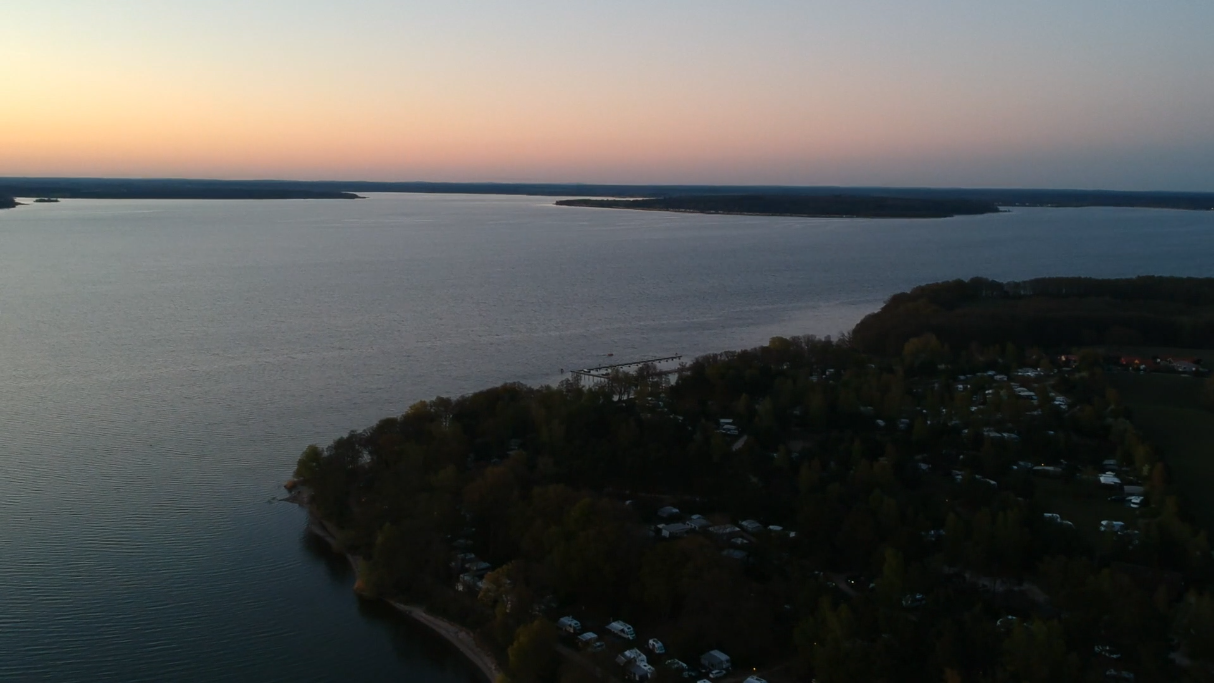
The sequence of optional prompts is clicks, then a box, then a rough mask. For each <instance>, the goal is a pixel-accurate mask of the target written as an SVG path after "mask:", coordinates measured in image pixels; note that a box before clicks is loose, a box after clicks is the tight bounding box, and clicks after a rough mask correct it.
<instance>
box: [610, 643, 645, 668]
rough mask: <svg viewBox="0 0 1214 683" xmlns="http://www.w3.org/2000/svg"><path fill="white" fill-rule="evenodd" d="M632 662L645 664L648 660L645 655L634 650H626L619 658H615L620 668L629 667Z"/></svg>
mask: <svg viewBox="0 0 1214 683" xmlns="http://www.w3.org/2000/svg"><path fill="white" fill-rule="evenodd" d="M630 662H639V663H641V664H645V663H647V662H648V660H647V659H646V658H645V653H644V652H641V651H640V650H638V649H636V648H635V647H634V648H631V649H628V650H624V651H623V652H621V653H620V655H619V656H618V657H616V658H615V663H616V664H619V665H620V666H627V665H628V664H629V663H630Z"/></svg>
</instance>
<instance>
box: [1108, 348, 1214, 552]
mask: <svg viewBox="0 0 1214 683" xmlns="http://www.w3.org/2000/svg"><path fill="white" fill-rule="evenodd" d="M1206 355H1207V357H1208V356H1214V354H1211V353H1209V352H1207V354H1206ZM1109 379H1110V381H1111V382H1112V384H1113V386H1115V387H1116V388H1117V390H1118V391H1119V392H1121V395H1122V398H1123V399H1124V401H1125V403H1126V405H1128V406H1129V407H1130V408H1132V409H1133V415H1134V417H1133V421H1134V424H1135V425H1136V426H1137V427H1138V428H1139V429H1141V430H1142V432H1143V433H1144V434H1145V435H1146V436H1147V438H1148V439H1150V440H1151V442H1152V443H1153V444H1154V445H1155V446H1156V447H1157V448H1158V449H1159V453H1160V455H1161V456H1163V460H1164V462H1166V463H1167V465H1168V467H1169V469H1170V472H1171V478H1172V483H1173V485H1174V486H1175V488H1176V490H1177V491H1179V492H1180V494H1181V495H1182V496H1183V497H1184V499H1185V504H1186V507H1188V508H1189V509H1190V510H1192V511H1193V514H1195V515H1196V516H1197V518H1198V521H1199V522H1201V524H1202V526H1204V527H1205V528H1206V529H1214V496H1211V495H1210V494H1211V493H1212V492H1214V412H1211V411H1210V410H1208V409H1206V408H1203V407H1202V405H1201V403H1200V393H1201V386H1202V382H1203V381H1204V380H1201V379H1194V378H1192V377H1185V376H1181V375H1164V374H1145V375H1141V374H1137V373H1120V372H1119V373H1110V376H1109Z"/></svg>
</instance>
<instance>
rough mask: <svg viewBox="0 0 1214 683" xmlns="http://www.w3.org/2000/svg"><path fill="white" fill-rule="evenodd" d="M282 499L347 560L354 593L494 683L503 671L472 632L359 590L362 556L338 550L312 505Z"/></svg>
mask: <svg viewBox="0 0 1214 683" xmlns="http://www.w3.org/2000/svg"><path fill="white" fill-rule="evenodd" d="M283 500H284V501H285V502H289V503H295V504H296V505H298V506H299V507H301V508H303V509H304V511H305V512H307V514H308V531H309V532H311V533H313V534H315V535H316V536H317V537H318V538H320V539H322V540H324V541H325V542H326V543H328V544H329V548H330V549H331V550H332V551H333V552H335V553H338V554H340V555H342V556H344V557H345V558H346V560H348V561H349V562H350V568H351V569H352V570H354V586H355V588H354V592H355V594H357V595H358V596H359V597H360V598H363V599H366V600H383V601H384V602H386V603H388V604H389V605H391V606H392V607H393V608H395V609H396V610H397V611H399V612H401V613H402V614H405V615H406V616H408V617H410V618H412V619H413V620H414V621H416V622H417V623H419V624H421V625H423V626H425V627H427V628H429V629H430V630H431V631H433V632H434V633H436V634H438V635H439V636H440V637H442V638H443V639H444V640H446V641H447V642H448V643H450V644H451V645H453V646H454V647H455V649H457V650H459V652H460V654H462V655H463V656H464V658H465V659H467V660H468V661H469V662H470V663H472V665H473V666H475V667H476V668H477V669H478V670H479V671H480V672H481V675H482V676H484V677H485V680H487V681H489V683H494V682H495V681H497V679H498V677H499V676H500V675H501V674H502V668H501V666H500V665H499V664H498V662H497V658H495V657H494V656H493V655H492V654H490V653H489V652H488V651H486V650H485V648H483V647H481V645H480V643H478V642H477V640H476V635H475V634H473V633H472V632H471V631H469V630H468V629H466V628H464V627H463V626H460V625H459V624H456V623H454V622H451V621H448V620H446V619H444V618H442V617H439V616H435V615H433V614H430V613H428V612H426V610H425V608H423V607H420V606H418V605H406V604H405V603H403V602H397V601H396V600H391V599H389V598H381V597H377V596H370V595H367V594H365V593H362V592H360V591H359V590H358V589H357V586H358V583H359V582H360V581H361V580H362V577H361V576H360V575H359V573H358V561H359V559H361V558H359V557H358V556H356V555H351V554H350V553H347V552H344V551H342V550H341V544H340V543H338V541H337V537H336V536H334V535H333V532H332V531H330V530H329V527H328V523H327V522H325V521H324V520H323V519H321V518H320V517H318V516H317V515H316V513H315V512H314V511H313V510H312V508H311V506H310V505H308V504H307V503H306V502H305V500H304V499H303V498H302V497H300V496H298V495H297V494H295V493H292V494H291V495H289V496H287V497H286V498H285V499H283Z"/></svg>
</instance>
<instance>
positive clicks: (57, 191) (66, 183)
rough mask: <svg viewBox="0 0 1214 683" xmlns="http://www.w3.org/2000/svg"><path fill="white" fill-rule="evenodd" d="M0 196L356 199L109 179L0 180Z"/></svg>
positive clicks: (222, 184) (239, 185)
mask: <svg viewBox="0 0 1214 683" xmlns="http://www.w3.org/2000/svg"><path fill="white" fill-rule="evenodd" d="M0 194H5V195H10V194H11V195H15V196H19V197H51V198H56V199H358V198H359V197H358V195H356V194H352V193H350V192H341V191H336V190H331V189H327V188H309V187H303V186H300V185H299V184H296V183H279V182H274V181H227V180H176V179H166V180H145V179H133V180H128V179H110V178H3V179H0Z"/></svg>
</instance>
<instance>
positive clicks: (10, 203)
mask: <svg viewBox="0 0 1214 683" xmlns="http://www.w3.org/2000/svg"><path fill="white" fill-rule="evenodd" d="M14 206H17V200H15V199H13V198H12V197H0V209H11V208H13V207H14Z"/></svg>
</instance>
